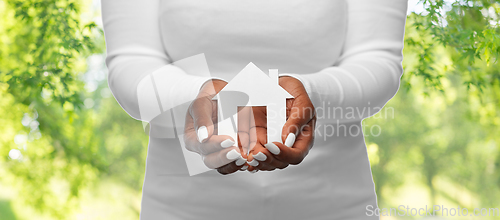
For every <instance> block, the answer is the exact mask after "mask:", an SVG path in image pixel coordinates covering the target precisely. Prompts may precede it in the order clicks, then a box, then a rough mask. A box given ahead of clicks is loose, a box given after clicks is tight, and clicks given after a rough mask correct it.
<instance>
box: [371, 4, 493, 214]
mask: <svg viewBox="0 0 500 220" xmlns="http://www.w3.org/2000/svg"><path fill="white" fill-rule="evenodd" d="M422 2H424V5H425V9H426V10H425V11H424V12H422V13H419V14H416V13H412V14H410V15H409V16H408V18H407V24H406V34H405V48H404V61H403V66H404V74H403V78H402V87H401V89H400V90H399V92H398V94H397V95H396V96H395V97H394V98H393V99H392V100H391V101H390V102H389V103H388V104H387V105H386V107H385V108H386V109H385V110H387V109H393V110H394V112H395V113H394V114H387V113H386V112H385V111H384V110H382V111H381V112H380V113H378V115H376V116H374V117H372V118H370V119H366V120H365V121H364V124H365V125H366V126H375V125H378V126H380V127H381V128H382V130H383V131H382V133H381V135H380V136H378V137H374V136H371V137H368V138H367V144H368V151H369V154H370V160H371V164H372V172H373V175H374V180H375V184H376V190H377V192H378V194H379V195H382V196H379V197H378V198H379V201H380V202H381V203H382V204H384V205H386V207H397V205H399V204H400V203H397V201H395V200H394V199H392V198H391V197H394V196H391V195H393V193H394V190H392V189H394V188H398V187H401V186H402V185H404V184H408V180H409V179H416V180H418V181H419V182H420V183H421V184H423V186H424V187H425V188H426V189H427V190H428V194H429V200H430V201H428V202H429V203H427V204H442V203H439V202H442V201H444V200H446V201H447V202H448V203H451V204H453V205H460V206H461V207H467V208H470V210H472V209H473V208H477V207H497V208H498V207H500V200H499V199H498V198H500V188H499V186H500V173H499V170H498V169H499V166H500V152H499V149H498V144H499V143H500V128H499V125H500V87H499V85H500V84H499V83H500V73H499V71H500V64H499V63H498V62H497V60H498V58H499V54H500V29H499V26H498V24H499V23H498V22H499V21H500V20H499V12H500V4H499V3H498V2H497V1H486V0H481V1H455V2H453V3H450V1H442V0H436V1H429V0H425V1H422ZM389 113H391V112H390V111H389ZM412 175H415V176H416V177H414V178H411V177H410V176H412ZM456 191H460V192H461V193H456ZM464 195H465V196H464ZM464 198H467V199H464Z"/></svg>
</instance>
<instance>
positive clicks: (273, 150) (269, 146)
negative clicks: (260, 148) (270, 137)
mask: <svg viewBox="0 0 500 220" xmlns="http://www.w3.org/2000/svg"><path fill="white" fill-rule="evenodd" d="M264 147H266V148H267V149H268V150H269V151H270V152H271V153H272V154H274V155H278V154H280V148H279V147H278V146H276V144H274V143H267V144H264Z"/></svg>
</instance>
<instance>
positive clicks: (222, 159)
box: [203, 147, 241, 169]
mask: <svg viewBox="0 0 500 220" xmlns="http://www.w3.org/2000/svg"><path fill="white" fill-rule="evenodd" d="M239 158H241V154H240V150H239V148H237V147H230V148H226V149H224V150H221V151H218V152H215V153H211V154H208V155H206V156H204V157H203V162H204V163H205V165H206V166H207V167H208V168H210V169H216V168H219V167H221V166H224V165H226V164H229V163H231V162H233V161H236V160H238V159H239Z"/></svg>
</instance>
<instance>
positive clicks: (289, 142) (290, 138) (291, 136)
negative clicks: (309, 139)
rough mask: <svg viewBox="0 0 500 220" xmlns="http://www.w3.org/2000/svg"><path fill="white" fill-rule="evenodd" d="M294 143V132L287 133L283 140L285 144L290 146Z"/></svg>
mask: <svg viewBox="0 0 500 220" xmlns="http://www.w3.org/2000/svg"><path fill="white" fill-rule="evenodd" d="M294 143H295V134H294V133H290V134H288V137H286V140H285V146H287V147H292V146H293V144H294Z"/></svg>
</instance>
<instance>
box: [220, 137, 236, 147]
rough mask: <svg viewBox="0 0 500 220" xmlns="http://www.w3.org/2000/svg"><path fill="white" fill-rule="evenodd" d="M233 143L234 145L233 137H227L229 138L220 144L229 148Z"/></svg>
mask: <svg viewBox="0 0 500 220" xmlns="http://www.w3.org/2000/svg"><path fill="white" fill-rule="evenodd" d="M233 145H234V141H232V140H231V139H227V140H225V141H223V142H221V143H220V146H221V147H222V148H228V147H231V146H233Z"/></svg>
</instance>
